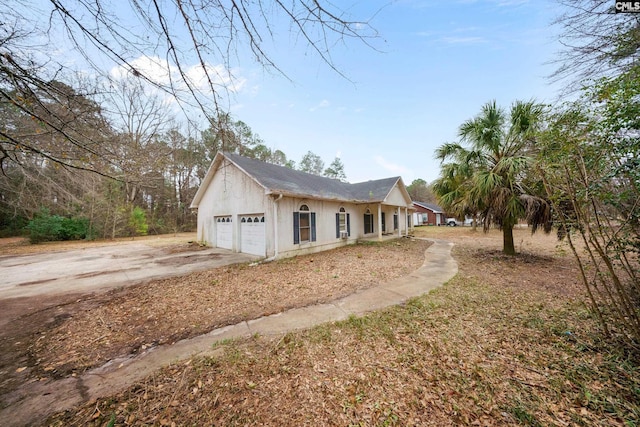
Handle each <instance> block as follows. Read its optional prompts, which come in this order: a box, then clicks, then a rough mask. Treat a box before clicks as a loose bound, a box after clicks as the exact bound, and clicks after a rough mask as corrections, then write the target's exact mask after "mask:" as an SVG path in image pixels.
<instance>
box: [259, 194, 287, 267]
mask: <svg viewBox="0 0 640 427" xmlns="http://www.w3.org/2000/svg"><path fill="white" fill-rule="evenodd" d="M282 197H283V194H282V193H280V194H279V195H278V197H277V198H275V199H273V249H274V251H273V256H272V257H269V258H267V259H265V260H264V261H262V262H271V261H273V260H274V259H276V258H277V257H278V202H279V201H280V199H282Z"/></svg>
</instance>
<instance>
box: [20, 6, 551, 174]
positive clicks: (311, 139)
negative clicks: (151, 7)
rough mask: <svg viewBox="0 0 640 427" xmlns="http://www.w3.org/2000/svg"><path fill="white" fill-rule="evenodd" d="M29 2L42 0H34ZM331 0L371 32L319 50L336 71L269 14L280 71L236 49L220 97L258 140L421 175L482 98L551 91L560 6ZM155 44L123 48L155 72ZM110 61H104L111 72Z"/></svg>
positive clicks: (294, 151) (540, 95) (349, 164)
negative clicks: (227, 87)
mask: <svg viewBox="0 0 640 427" xmlns="http://www.w3.org/2000/svg"><path fill="white" fill-rule="evenodd" d="M114 3H116V2H115V0H114ZM31 4H32V5H44V6H41V7H42V8H43V10H48V9H49V8H50V4H49V3H48V2H47V1H44V0H37V1H35V2H33V3H31ZM70 4H75V3H73V2H70ZM335 4H336V6H337V7H339V8H341V9H343V10H346V11H347V12H348V13H349V14H350V18H352V19H354V20H368V19H369V18H371V19H370V25H371V26H372V27H373V28H375V29H376V30H377V31H378V35H379V37H378V38H377V39H374V40H371V43H372V45H373V46H374V47H375V49H373V48H369V47H367V46H365V45H364V44H362V43H359V42H357V41H351V42H347V43H345V44H340V43H338V44H337V45H336V46H335V48H334V49H333V50H332V51H331V56H332V59H333V61H334V63H335V65H336V66H337V67H338V68H339V69H340V71H341V72H342V73H344V75H346V78H345V77H343V76H341V75H339V74H338V73H336V72H335V71H333V70H332V69H331V68H330V67H328V66H327V65H326V64H324V63H323V62H322V61H321V60H320V58H319V57H318V56H317V55H314V54H313V52H311V51H310V49H309V48H308V47H307V46H305V45H304V43H302V42H300V40H299V39H296V38H295V36H293V35H292V34H291V32H290V27H289V26H288V25H285V24H283V23H280V24H279V23H278V22H270V25H273V30H274V33H275V36H276V38H275V41H273V42H272V41H271V40H268V39H267V40H265V43H266V44H267V45H266V47H268V48H269V52H270V54H271V55H272V59H273V60H274V62H275V63H276V64H277V65H278V66H279V67H280V68H281V69H282V70H283V71H284V73H286V77H285V76H283V75H282V74H279V73H278V72H275V71H269V70H266V69H265V68H264V67H262V66H261V65H260V64H257V63H255V61H253V60H252V58H251V57H250V56H249V55H248V52H245V51H243V50H242V49H241V48H240V50H239V51H238V55H237V61H236V58H235V57H234V58H233V59H232V62H233V63H232V66H233V69H232V72H233V75H234V80H233V81H235V83H236V84H235V85H234V88H233V90H232V91H231V92H230V98H229V99H228V100H225V102H224V103H223V108H226V109H228V110H229V111H230V112H231V113H232V115H233V116H234V118H236V119H239V120H242V121H244V122H245V123H247V124H248V125H249V126H250V127H251V128H252V129H253V131H254V132H255V133H257V134H258V135H260V137H261V138H262V139H263V140H264V141H265V143H266V145H268V146H269V147H271V148H272V149H279V150H282V151H283V152H284V153H285V154H286V155H287V157H288V158H289V159H292V160H294V161H296V162H299V161H300V159H301V158H302V156H303V155H304V154H305V153H307V152H308V151H312V152H314V153H315V154H318V155H319V156H320V157H322V159H323V160H324V162H325V165H327V166H328V165H329V163H331V161H332V160H333V159H334V158H335V157H336V156H339V157H340V158H341V159H342V162H343V163H344V165H345V172H346V174H347V179H348V180H349V181H350V182H359V181H366V180H369V179H378V178H385V177H389V176H396V175H399V176H402V178H403V180H404V182H405V183H406V184H407V185H408V184H410V183H411V182H412V181H413V180H414V179H417V178H422V179H424V180H426V181H428V182H431V181H433V180H434V179H436V178H437V177H438V174H439V164H438V162H437V161H435V160H434V158H433V153H434V150H435V149H436V147H438V146H439V145H441V144H443V143H445V142H449V141H453V140H456V139H457V129H458V126H459V125H460V124H461V123H462V122H464V121H465V120H467V119H469V118H472V117H473V116H475V115H476V114H477V113H478V112H479V111H480V108H481V106H482V105H483V104H484V103H486V102H488V101H491V100H493V99H495V100H496V101H497V102H498V104H499V105H501V106H503V107H506V108H507V107H508V106H509V105H510V104H511V103H512V102H513V101H515V100H530V99H536V100H538V101H540V102H552V101H554V99H555V97H556V94H557V87H554V86H551V85H550V84H549V81H548V79H547V76H548V75H549V74H550V73H551V72H552V70H553V66H551V65H548V64H547V63H548V62H549V61H550V60H552V59H554V58H555V57H556V56H555V55H556V52H557V51H558V50H559V45H558V43H557V36H556V33H557V28H553V27H551V22H552V20H553V19H554V18H555V17H556V16H557V15H558V14H559V13H560V10H559V9H558V8H559V6H558V5H557V3H556V1H555V0H448V1H442V0H395V1H393V0H335ZM36 7H39V6H36ZM117 13H119V14H122V15H120V16H119V17H118V18H117V19H119V20H121V24H122V25H123V27H124V28H127V29H128V30H131V31H132V32H133V33H139V32H143V31H144V24H143V23H140V22H139V21H136V19H135V17H133V15H126V14H127V13H131V12H127V11H126V7H123V8H122V10H118V11H117ZM47 18H48V13H45V14H44V15H43V19H44V20H45V21H43V24H42V28H43V29H44V28H49V29H50V30H53V31H55V29H61V26H60V25H56V24H55V22H54V25H53V26H51V27H48V26H47V25H45V24H44V22H46V19H47ZM129 19H131V20H130V21H129ZM175 31H177V32H180V29H179V28H177V29H175ZM49 37H50V38H52V40H53V43H54V45H55V46H59V51H58V52H52V54H53V55H54V56H57V57H58V58H61V60H62V61H63V62H64V61H67V62H79V57H78V56H77V55H73V54H71V53H70V50H69V49H70V47H69V46H70V45H69V43H68V42H65V41H64V35H63V33H60V34H52V33H51V31H50V32H49ZM185 39H188V37H185ZM89 46H90V45H89ZM157 55H160V56H162V53H158V52H155V53H154V52H150V53H148V54H146V56H144V57H140V58H138V59H135V58H130V60H131V61H132V62H133V63H134V64H136V66H137V68H138V69H140V70H145V71H147V72H148V73H149V74H150V75H155V76H157V78H158V80H159V81H164V82H165V83H166V82H167V81H168V80H167V78H168V75H169V73H174V72H175V66H172V65H168V64H166V63H165V64H160V63H161V62H162V61H163V60H161V59H159V57H158V56H157ZM150 58H155V59H153V60H150ZM189 60H192V61H193V64H190V63H188V61H189ZM207 61H208V63H209V64H210V66H211V67H218V69H219V68H220V67H222V66H221V65H219V64H220V62H221V61H220V59H219V58H207ZM195 64H196V61H195V59H194V58H188V57H187V63H183V64H182V65H183V66H186V69H187V74H192V76H193V78H194V79H196V80H197V78H198V75H199V73H200V71H201V69H200V70H199V69H198V68H197V66H196V65H195ZM78 66H79V67H80V68H82V65H78ZM189 66H191V67H192V68H189ZM102 67H103V69H106V70H109V69H111V67H113V64H112V63H111V64H109V62H108V61H107V62H104V64H103V65H102ZM163 67H164V68H163ZM172 68H173V69H172ZM122 73H123V72H122V71H118V69H117V68H113V69H111V75H112V76H118V75H120V74H122ZM125 74H126V73H125ZM221 74H223V75H224V74H225V72H224V71H222V72H221ZM231 81H232V80H231V79H229V80H227V81H221V83H230V82H231ZM194 116H197V114H194ZM196 119H197V117H196Z"/></svg>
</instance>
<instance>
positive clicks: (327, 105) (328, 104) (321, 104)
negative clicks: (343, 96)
mask: <svg viewBox="0 0 640 427" xmlns="http://www.w3.org/2000/svg"><path fill="white" fill-rule="evenodd" d="M330 105H331V103H330V102H329V101H327V100H326V99H323V100H322V101H320V103H319V104H318V105H316V106H315V107H311V108H309V111H316V110H317V109H319V108H327V107H329V106H330Z"/></svg>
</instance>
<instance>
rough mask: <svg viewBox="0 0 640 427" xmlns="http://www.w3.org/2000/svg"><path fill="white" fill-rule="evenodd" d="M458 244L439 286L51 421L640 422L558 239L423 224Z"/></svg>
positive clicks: (206, 361)
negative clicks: (508, 240) (513, 251)
mask: <svg viewBox="0 0 640 427" xmlns="http://www.w3.org/2000/svg"><path fill="white" fill-rule="evenodd" d="M418 233H419V234H424V235H430V236H434V237H438V238H449V239H451V240H454V241H455V242H456V244H457V245H456V247H455V248H454V256H455V258H456V259H457V260H458V262H459V267H460V272H459V274H458V275H457V276H456V277H455V278H454V279H453V280H451V281H450V282H449V283H448V284H446V285H445V286H444V287H443V288H440V289H438V290H436V291H433V292H431V293H430V294H429V295H426V296H423V297H421V298H416V299H414V300H412V301H410V302H409V303H407V304H405V305H403V306H399V307H394V308H390V309H387V310H382V311H379V312H376V313H372V314H370V315H367V316H364V317H351V318H350V319H348V320H346V321H343V322H338V323H332V324H325V325H322V326H319V327H316V328H313V329H310V330H308V331H304V332H297V333H289V334H286V335H284V336H281V337H278V338H275V339H267V338H263V337H253V338H252V339H250V340H244V341H236V342H230V343H222V344H221V345H220V346H219V347H220V349H219V352H220V354H219V355H218V356H216V357H208V358H194V359H191V360H188V361H185V362H181V363H178V364H175V365H172V366H169V367H167V368H165V369H162V370H161V371H159V372H157V374H155V375H153V376H152V377H149V378H147V379H146V380H145V381H142V382H140V383H138V384H136V385H134V386H132V387H130V388H129V389H128V390H126V391H124V392H122V393H119V394H117V395H115V396H111V397H109V398H106V399H100V400H98V401H94V402H88V403H87V404H86V405H85V406H82V407H80V408H76V409H74V410H72V411H68V412H67V413H63V414H58V415H57V416H55V417H54V418H52V419H50V420H49V424H50V425H56V426H61V425H65V426H66V425H96V426H97V425H105V424H107V423H109V422H110V421H113V423H115V424H118V425H224V426H234V425H270V426H283V425H286V426H288V425H295V426H298V425H313V426H325V425H327V426H329V425H330V426H334V425H335V426H347V425H363V426H374V425H379V426H382V425H399V426H400V425H401V426H405V425H420V426H422V425H433V426H449V425H451V426H453V425H484V426H493V425H505V426H506V425H533V426H542V425H544V426H547V425H557V426H566V425H571V426H573V425H588V426H592V425H603V426H604V425H607V426H611V425H614V426H615V425H620V426H622V425H629V426H633V425H638V423H639V422H640V408H639V403H638V402H640V372H639V368H638V359H637V355H636V356H635V357H636V358H634V356H633V355H629V354H625V353H624V352H621V351H618V349H616V348H614V347H611V346H610V345H609V343H606V342H603V341H602V340H600V335H599V330H598V325H597V323H596V321H595V319H594V318H593V316H592V315H591V313H590V312H589V310H588V309H587V308H586V307H585V306H584V304H583V303H582V301H583V293H582V289H581V288H580V286H579V284H578V281H577V275H576V271H575V268H574V266H573V263H572V260H571V258H570V257H569V256H568V255H567V254H566V251H565V249H564V248H563V247H562V245H558V244H557V242H556V241H555V240H554V238H553V237H551V236H543V235H539V236H534V237H531V236H529V235H528V234H527V233H526V231H518V232H517V234H516V235H517V238H518V240H519V245H517V246H519V248H520V250H521V251H522V254H521V255H519V256H517V257H505V256H503V255H502V254H501V252H500V244H501V239H500V235H499V233H497V232H491V233H490V234H488V235H485V234H482V233H481V232H478V233H473V232H471V231H470V230H469V229H460V228H457V229H447V228H425V229H420V230H419V231H418Z"/></svg>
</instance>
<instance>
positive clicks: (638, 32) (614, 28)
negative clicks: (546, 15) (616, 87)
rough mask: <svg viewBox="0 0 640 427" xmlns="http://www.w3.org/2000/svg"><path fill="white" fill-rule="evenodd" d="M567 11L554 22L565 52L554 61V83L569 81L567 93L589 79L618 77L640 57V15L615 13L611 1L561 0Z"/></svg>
mask: <svg viewBox="0 0 640 427" xmlns="http://www.w3.org/2000/svg"><path fill="white" fill-rule="evenodd" d="M558 3H559V4H560V5H562V6H563V7H564V10H565V12H564V13H563V14H562V15H561V16H559V17H558V18H557V19H556V21H555V22H554V24H555V25H557V26H559V27H560V28H561V35H560V43H561V44H562V46H563V49H562V50H561V51H560V52H558V55H557V59H556V60H555V61H553V62H554V63H555V64H556V65H557V68H556V71H555V72H554V73H553V74H552V76H551V78H552V79H553V80H563V79H567V80H568V81H569V84H568V86H567V91H569V92H573V91H576V90H579V89H582V87H583V86H585V85H586V84H587V81H588V80H591V79H597V78H599V77H602V76H607V75H611V74H619V73H622V72H624V71H627V70H629V69H630V68H631V67H632V66H633V65H635V64H637V62H638V59H639V58H640V15H639V14H635V13H616V12H615V2H613V1H610V0H558Z"/></svg>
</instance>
